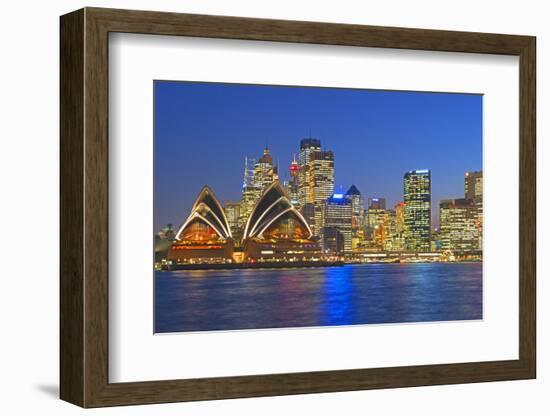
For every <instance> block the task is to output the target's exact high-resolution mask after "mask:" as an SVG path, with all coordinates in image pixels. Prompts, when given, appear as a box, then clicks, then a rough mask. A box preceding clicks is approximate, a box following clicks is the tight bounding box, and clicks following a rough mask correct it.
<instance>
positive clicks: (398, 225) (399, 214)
mask: <svg viewBox="0 0 550 416" xmlns="http://www.w3.org/2000/svg"><path fill="white" fill-rule="evenodd" d="M394 210H395V234H394V236H393V238H392V250H394V251H402V250H404V249H405V238H404V230H405V203H404V202H398V203H397V204H396V205H395V208H394Z"/></svg>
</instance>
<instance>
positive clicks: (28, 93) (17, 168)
mask: <svg viewBox="0 0 550 416" xmlns="http://www.w3.org/2000/svg"><path fill="white" fill-rule="evenodd" d="M545 3H546V2H542V1H535V0H532V1H531V0H523V1H521V2H520V1H514V2H511V1H504V0H500V1H497V0H490V1H484V2H480V1H479V0H477V1H471V0H461V1H456V2H452V3H451V2H441V1H428V0H426V1H411V0H408V1H407V0H394V1H391V2H390V1H386V2H382V1H352V0H339V1H337V2H335V1H321V0H317V1H315V0H302V1H297V0H277V1H274V0H268V1H253V0H231V1H225V2H221V1H216V0H202V1H201V0H179V1H175V0H172V1H169V0H157V1H151V0H133V1H132V0H121V1H111V2H108V1H92V0H90V1H89V2H82V1H69V0H52V1H49V2H39V1H35V2H31V1H23V0H20V1H18V2H5V4H3V7H2V13H1V15H0V30H1V37H0V39H1V40H0V42H1V46H2V47H1V51H2V63H1V65H0V75H1V76H0V114H1V116H0V120H1V122H0V140H1V151H0V183H1V188H0V189H1V190H2V200H1V202H0V230H1V232H2V239H1V240H0V244H1V251H0V253H1V255H0V262H1V265H2V268H1V269H0V270H1V271H0V284H1V288H0V320H1V321H0V322H1V327H0V328H1V330H2V333H1V337H2V342H1V343H0V391H2V394H1V400H0V410H2V413H3V414H33V413H38V412H39V413H40V414H55V415H71V414H78V413H79V412H83V411H82V410H80V409H79V408H77V407H75V406H72V405H69V404H67V403H64V402H61V401H59V400H58V399H57V395H58V387H57V386H58V301H59V299H58V287H59V286H58V236H59V233H58V228H59V223H58V209H59V204H58V192H59V185H58V183H59V180H58V175H59V169H58V163H59V147H58V132H59V128H58V125H59V123H58V114H59V113H58V105H59V100H58V90H59V75H58V74H59V72H58V71H59V66H58V61H59V46H58V45H59V35H58V32H59V23H58V16H59V15H61V14H64V13H67V12H69V11H71V10H74V9H77V8H80V7H83V6H102V7H118V8H133V9H145V10H166V11H176V12H189V13H209V14H221V15H240V16H251V17H265V18H276V19H295V20H317V21H326V22H341V23H359V24H373V25H387V26H406V27H420V28H433V29H452V30H467V31H480V32H500V33H512V34H529V35H536V36H537V38H538V39H537V42H538V47H537V53H538V64H537V72H538V87H537V94H538V128H537V134H538V142H539V145H538V155H539V156H538V166H539V181H538V195H539V207H538V212H539V220H538V223H539V226H538V241H539V244H538V258H539V270H538V294H539V295H538V305H539V307H538V314H539V315H538V316H539V325H538V329H539V365H538V374H539V377H538V379H537V380H534V381H519V382H500V383H485V384H470V385H459V386H440V387H423V388H410V389H397V390H380V391H367V392H351V393H338V394H316V395H303V396H288V397H273V398H261V399H241V400H225V401H217V402H202V403H187V404H167V405H155V406H139V407H132V408H112V409H103V410H91V411H87V413H88V414H102V415H111V414H115V415H116V414H119V415H122V414H124V415H127V414H130V415H133V414H144V415H153V414H154V415H164V414H166V415H170V414H174V415H176V414H177V415H186V414H189V415H191V414H192V415H207V414H208V415H210V414H220V415H230V414H239V415H247V414H250V415H257V414H262V415H272V414H273V415H278V414H285V413H287V414H318V415H333V414H365V413H366V412H369V413H371V414H382V413H383V414H388V415H392V414H413V415H414V414H422V415H440V414H446V415H464V414H471V415H478V414H498V415H513V414H521V413H523V414H529V415H543V414H547V413H548V408H549V407H550V404H549V403H548V400H547V394H548V393H547V392H548V390H549V388H550V360H548V359H546V354H545V351H544V347H545V345H546V344H547V343H546V342H545V341H546V340H547V338H548V331H546V332H543V325H544V323H545V313H546V310H547V308H545V305H544V303H545V301H546V300H550V294H549V293H548V290H547V285H545V282H544V270H543V262H544V259H543V253H544V246H543V244H544V242H545V241H544V240H545V238H543V236H544V235H545V236H548V234H549V232H550V229H549V226H548V224H549V222H548V221H544V219H543V215H542V214H543V211H544V210H545V209H546V210H548V208H549V207H548V204H545V203H544V200H543V199H544V197H546V196H547V195H546V194H545V193H544V192H543V184H544V183H546V182H547V181H546V179H548V178H547V176H548V172H549V171H550V170H548V169H544V168H543V166H542V165H543V164H544V163H545V162H546V163H550V154H549V153H550V146H548V145H547V144H546V143H545V140H544V139H545V137H544V130H543V126H544V121H545V120H544V115H545V102H547V101H548V100H550V89H549V83H548V80H547V78H546V77H545V72H546V73H548V71H549V70H550V66H548V65H546V62H547V59H548V57H549V56H550V26H549V25H548V19H547V17H548V11H547V10H545V6H546V4H545ZM545 65H546V66H545ZM545 176H546V177H545ZM546 239H547V237H546ZM27 246H32V247H33V248H32V249H30V248H29V249H27Z"/></svg>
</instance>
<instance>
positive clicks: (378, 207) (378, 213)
mask: <svg viewBox="0 0 550 416" xmlns="http://www.w3.org/2000/svg"><path fill="white" fill-rule="evenodd" d="M385 213H386V198H369V199H368V207H367V215H366V224H365V232H366V236H367V238H368V239H370V240H374V230H375V229H376V227H377V226H378V224H380V222H381V221H382V218H383V216H384V214H385Z"/></svg>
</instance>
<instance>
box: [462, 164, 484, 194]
mask: <svg viewBox="0 0 550 416" xmlns="http://www.w3.org/2000/svg"><path fill="white" fill-rule="evenodd" d="M464 197H465V198H467V199H472V200H476V199H483V172H482V171H476V172H466V173H465V174H464Z"/></svg>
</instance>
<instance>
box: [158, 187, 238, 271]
mask: <svg viewBox="0 0 550 416" xmlns="http://www.w3.org/2000/svg"><path fill="white" fill-rule="evenodd" d="M232 254H233V236H232V233H231V228H230V226H229V223H228V221H227V217H226V216H225V212H224V210H223V208H222V206H221V204H220V203H219V201H218V199H217V198H216V196H215V195H214V193H213V192H212V190H211V189H210V188H208V187H207V186H205V187H204V188H203V189H202V190H201V192H200V193H199V196H198V197H197V199H196V200H195V203H194V204H193V207H192V209H191V213H190V214H189V216H188V217H187V219H186V220H185V221H184V222H183V224H182V225H181V227H180V228H179V230H178V232H177V233H176V236H175V241H174V242H173V244H172V246H171V248H170V250H169V251H168V255H167V260H169V261H172V262H174V263H176V264H186V263H224V262H227V261H231V258H232Z"/></svg>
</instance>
